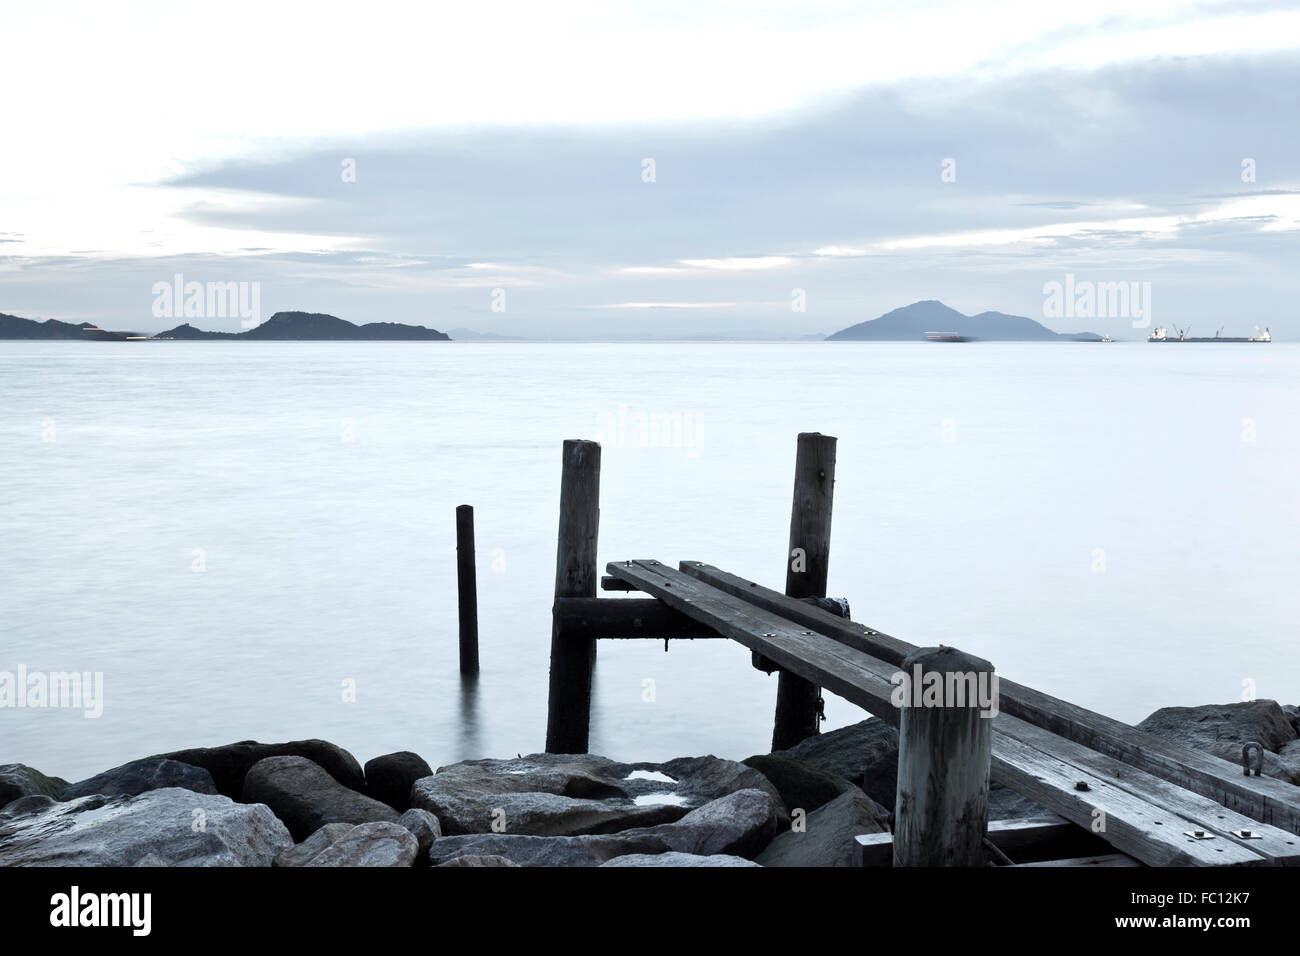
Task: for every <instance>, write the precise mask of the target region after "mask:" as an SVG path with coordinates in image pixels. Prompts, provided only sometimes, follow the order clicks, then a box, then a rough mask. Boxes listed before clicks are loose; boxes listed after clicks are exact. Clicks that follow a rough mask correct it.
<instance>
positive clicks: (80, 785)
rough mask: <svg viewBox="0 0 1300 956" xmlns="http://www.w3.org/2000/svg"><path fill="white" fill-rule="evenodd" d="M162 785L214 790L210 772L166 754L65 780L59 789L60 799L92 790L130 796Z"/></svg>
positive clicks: (210, 791)
mask: <svg viewBox="0 0 1300 956" xmlns="http://www.w3.org/2000/svg"><path fill="white" fill-rule="evenodd" d="M163 787H179V788H180V789H182V790H192V791H194V792H195V793H216V792H217V786H216V784H215V783H213V781H212V774H210V773H208V772H207V771H206V770H204V769H203V768H202V767H196V766H194V765H193V764H188V763H181V762H180V761H179V760H169V759H167V758H166V757H147V758H145V759H144V760H133V761H132V762H131V763H127V764H123V765H122V766H120V767H114V768H113V769H112V770H105V771H104V772H103V773H101V774H96V775H95V776H93V777H89V778H87V779H85V780H79V781H77V782H76V783H72V784H69V785H68V786H67V788H66V789H65V790H64V791H63V799H64V800H73V799H75V798H77V797H87V796H90V794H92V793H101V794H103V795H104V796H106V797H133V796H135V795H136V794H137V793H144V792H145V791H147V790H160V789H162V788H163Z"/></svg>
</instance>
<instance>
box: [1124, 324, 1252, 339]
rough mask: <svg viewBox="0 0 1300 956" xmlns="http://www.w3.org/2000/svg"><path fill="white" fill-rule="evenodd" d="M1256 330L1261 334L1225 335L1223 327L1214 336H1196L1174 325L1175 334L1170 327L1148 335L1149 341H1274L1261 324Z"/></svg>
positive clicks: (1155, 330)
mask: <svg viewBox="0 0 1300 956" xmlns="http://www.w3.org/2000/svg"><path fill="white" fill-rule="evenodd" d="M1255 331H1256V332H1259V334H1258V335H1251V336H1230V335H1228V336H1225V335H1223V329H1219V331H1218V332H1215V333H1214V335H1212V336H1211V335H1202V336H1195V337H1194V336H1191V335H1188V334H1187V333H1186V332H1184V331H1183V330H1182V329H1180V328H1178V327H1177V326H1174V333H1175V334H1174V335H1170V334H1169V330H1168V329H1163V328H1161V329H1152V330H1151V334H1150V335H1148V336H1147V341H1148V342H1272V341H1273V336H1271V335H1270V334H1269V332H1268V329H1265V330H1264V331H1263V332H1260V331H1259V326H1258V325H1257V326H1255Z"/></svg>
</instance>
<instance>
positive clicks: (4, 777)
mask: <svg viewBox="0 0 1300 956" xmlns="http://www.w3.org/2000/svg"><path fill="white" fill-rule="evenodd" d="M67 785H68V781H66V780H64V779H63V778H62V777H47V776H45V774H43V773H41V772H40V771H39V770H36V769H34V768H32V767H29V766H27V765H26V764H23V763H7V764H4V765H2V766H0V807H3V806H5V805H6V804H8V803H12V802H13V801H14V800H17V799H18V798H19V797H30V796H32V795H33V794H43V795H44V796H47V797H51V798H53V799H55V800H58V799H60V798H61V797H62V796H63V791H64V788H66V787H67Z"/></svg>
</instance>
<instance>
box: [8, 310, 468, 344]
mask: <svg viewBox="0 0 1300 956" xmlns="http://www.w3.org/2000/svg"><path fill="white" fill-rule="evenodd" d="M0 339H64V340H67V339H78V340H80V341H83V342H84V341H94V342H104V341H108V342H124V341H142V340H143V341H148V340H154V341H157V340H160V339H173V340H176V341H185V342H190V341H206V340H216V339H239V340H247V341H252V342H399V341H407V342H409V341H418V342H450V341H451V336H449V335H448V334H447V333H446V332H439V331H438V330H437V329H426V328H425V327H424V326H422V325H402V324H401V323H399V322H368V323H366V324H365V325H356V324H355V323H352V322H349V321H347V320H346V319H340V318H338V317H337V316H333V315H325V314H323V313H320V312H277V313H275V315H273V316H271V317H270V318H269V319H267V320H266V321H265V322H263V323H262V324H261V325H257V326H254V327H253V328H251V329H248V330H247V331H244V332H207V331H204V330H203V329H196V328H195V327H194V326H192V325H190V324H189V323H188V322H186V323H185V324H183V325H178V326H176V328H174V329H168V330H167V331H166V332H159V333H158V334H157V335H138V334H136V333H134V332H115V331H109V330H107V329H101V328H99V327H98V326H94V325H91V324H90V323H89V322H82V323H79V324H76V325H74V324H72V323H71V322H60V321H58V320H57V319H46V320H45V321H44V322H37V321H36V320H34V319H23V318H19V317H18V316H16V315H5V314H4V313H0Z"/></svg>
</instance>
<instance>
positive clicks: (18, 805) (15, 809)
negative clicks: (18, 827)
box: [0, 793, 59, 820]
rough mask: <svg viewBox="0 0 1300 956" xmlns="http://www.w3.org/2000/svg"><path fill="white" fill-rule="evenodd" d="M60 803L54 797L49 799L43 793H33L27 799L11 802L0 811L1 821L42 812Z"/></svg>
mask: <svg viewBox="0 0 1300 956" xmlns="http://www.w3.org/2000/svg"><path fill="white" fill-rule="evenodd" d="M58 802H59V801H57V800H55V799H54V798H53V797H47V796H46V795H45V794H43V793H31V794H28V795H27V796H25V797H19V798H18V799H17V800H11V801H9V803H7V804H6V805H5V807H4V809H2V810H0V820H8V819H11V818H13V817H21V816H26V815H27V814H29V813H36V812H37V811H40V810H48V809H49V808H50V807H52V806H54V804H56V803H58Z"/></svg>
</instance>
